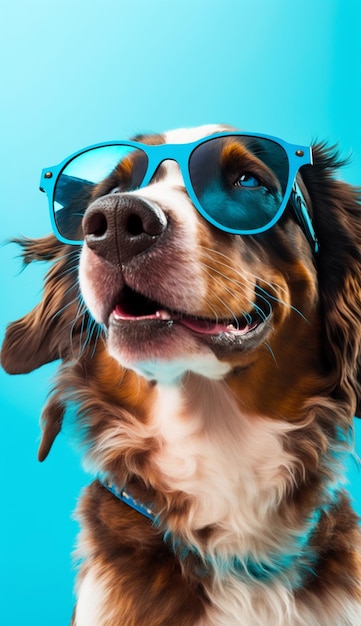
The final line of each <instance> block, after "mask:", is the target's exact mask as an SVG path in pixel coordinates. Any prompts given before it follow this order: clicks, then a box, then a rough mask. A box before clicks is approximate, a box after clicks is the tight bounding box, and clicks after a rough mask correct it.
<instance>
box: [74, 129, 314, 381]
mask: <svg viewBox="0 0 361 626" xmlns="http://www.w3.org/2000/svg"><path fill="white" fill-rule="evenodd" d="M222 130H225V129H224V128H222V127H201V128H195V129H191V130H179V131H172V132H169V133H166V134H164V135H162V136H148V137H147V136H145V137H142V142H143V143H150V144H157V143H159V144H160V143H171V144H175V143H185V142H190V141H195V140H197V139H199V138H201V137H203V136H208V135H210V134H211V133H216V132H220V131H222ZM129 167H130V168H135V167H136V163H131V164H130V165H129ZM238 174H239V176H240V175H241V174H242V172H241V171H240V172H239V173H238ZM123 189H124V187H123V188H122V175H121V172H119V174H118V178H117V176H116V175H114V173H113V174H112V175H111V176H110V177H109V179H108V180H107V179H106V180H104V181H102V182H101V183H100V184H99V185H98V187H97V188H96V190H95V192H94V193H93V198H92V202H91V203H90V205H89V207H88V209H87V211H86V213H85V215H84V218H83V231H84V235H85V239H84V245H83V248H82V252H81V260H80V286H81V291H82V294H83V297H84V300H85V302H86V304H87V306H88V308H89V310H90V311H91V313H92V315H93V316H94V318H95V320H96V321H97V322H98V323H100V324H102V325H104V326H105V327H106V329H107V334H108V338H107V343H108V347H109V352H110V354H111V355H112V356H113V357H115V359H117V360H118V361H119V362H120V363H121V364H122V365H123V366H126V367H129V368H131V369H134V370H135V371H137V372H138V373H140V374H141V375H143V376H145V377H146V378H148V379H155V380H157V381H160V382H165V381H166V382H171V381H174V380H177V379H180V378H181V376H182V375H183V374H184V373H185V372H186V371H193V372H196V373H198V374H201V375H202V376H206V377H209V378H212V379H219V378H224V377H227V376H228V377H232V373H233V372H236V371H237V372H238V373H239V371H240V370H242V371H243V378H244V381H245V385H247V378H248V377H249V375H252V376H253V377H254V375H255V373H257V371H258V376H259V382H260V385H261V384H264V381H263V375H262V372H263V371H264V370H265V369H267V363H269V361H272V360H273V359H275V360H276V361H277V362H278V366H282V365H284V364H283V363H279V359H280V358H281V356H280V350H279V346H280V345H281V343H283V344H284V343H287V341H289V340H290V339H291V337H292V342H293V343H297V344H298V345H299V349H300V350H302V349H303V344H304V342H305V341H306V336H307V335H308V336H309V335H310V322H312V320H313V318H314V315H315V310H316V307H317V285H316V272H315V269H314V264H313V255H312V250H311V249H310V246H309V245H308V243H307V241H306V238H305V236H304V234H303V232H302V230H301V228H300V227H299V225H298V224H297V222H296V220H295V218H294V216H293V214H292V212H291V211H286V213H285V215H284V217H283V219H282V221H281V222H280V223H279V224H277V225H276V226H274V227H273V228H272V229H271V230H270V231H268V232H266V233H263V234H261V235H256V236H247V235H246V236H243V237H242V236H238V235H233V234H229V233H226V232H222V231H221V230H219V229H218V228H216V227H214V226H212V225H211V224H209V223H208V222H207V221H206V220H205V219H204V218H203V217H202V216H201V215H200V214H199V212H197V211H196V209H195V207H194V206H193V204H192V201H191V199H190V197H189V195H188V193H187V191H186V188H185V185H184V181H183V178H182V175H181V172H180V169H179V166H178V165H177V163H176V162H175V161H171V160H167V161H164V162H162V164H161V165H160V166H159V168H158V169H157V171H156V173H155V175H154V176H153V178H152V180H151V181H150V183H149V184H148V185H147V186H146V187H142V188H140V189H138V190H134V191H131V192H127V191H124V190H123ZM296 250H297V253H296ZM283 352H284V351H283ZM285 365H286V367H288V368H290V367H291V366H292V367H293V369H297V367H296V366H295V363H293V364H291V363H289V364H287V363H285ZM255 370H256V371H255Z"/></svg>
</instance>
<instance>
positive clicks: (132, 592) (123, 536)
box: [1, 138, 361, 626]
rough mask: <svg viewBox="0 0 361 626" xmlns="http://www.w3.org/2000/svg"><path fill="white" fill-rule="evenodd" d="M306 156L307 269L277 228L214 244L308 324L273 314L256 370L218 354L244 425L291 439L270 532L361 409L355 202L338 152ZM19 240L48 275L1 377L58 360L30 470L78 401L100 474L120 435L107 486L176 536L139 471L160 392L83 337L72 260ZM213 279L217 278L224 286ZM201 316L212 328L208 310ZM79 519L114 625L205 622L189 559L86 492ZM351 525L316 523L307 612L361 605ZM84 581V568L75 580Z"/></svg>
mask: <svg viewBox="0 0 361 626" xmlns="http://www.w3.org/2000/svg"><path fill="white" fill-rule="evenodd" d="M148 141H149V142H150V141H151V140H148ZM154 141H158V142H160V141H161V139H160V138H159V139H155V140H154ZM313 153H314V165H313V166H305V167H304V168H303V169H302V172H301V174H302V181H303V183H301V184H304V186H305V189H306V190H307V194H308V196H309V199H310V210H311V212H312V213H313V220H314V225H315V231H316V233H317V235H318V238H319V243H320V253H319V255H318V257H317V259H316V261H315V264H314V263H313V260H312V258H311V254H310V251H309V249H308V244H307V243H306V242H305V241H304V238H303V237H302V236H301V235H300V231H299V228H298V226H296V225H295V221H294V220H292V219H290V218H289V216H285V217H284V218H283V219H282V221H281V224H280V225H279V226H277V227H275V229H272V230H273V231H275V232H276V234H275V233H274V232H267V233H265V234H262V235H259V236H257V237H252V238H251V239H252V243H249V240H247V238H246V237H244V238H242V241H241V242H240V243H237V247H236V244H234V243H232V242H231V239H232V238H231V236H229V235H225V234H224V233H219V232H217V237H216V239H217V246H218V248H217V250H218V252H221V253H222V254H223V253H226V252H227V254H228V255H229V256H230V258H232V255H233V256H234V258H235V259H236V256H237V255H240V254H241V256H242V258H243V259H246V258H247V267H251V268H253V267H254V268H255V270H259V268H260V267H263V274H262V278H263V280H264V284H265V285H269V283H272V284H276V285H278V289H279V291H278V292H277V290H275V292H274V294H273V295H274V296H275V297H276V296H278V297H281V293H282V285H283V284H285V281H287V279H288V277H289V276H292V280H293V282H292V286H291V287H290V294H291V303H292V306H293V307H295V308H298V309H300V310H302V311H307V320H305V319H302V318H300V317H299V316H298V315H297V314H295V313H291V314H290V315H288V317H287V316H285V312H284V308H282V307H279V306H277V304H275V309H274V322H273V323H274V327H275V328H274V333H273V335H272V338H271V340H270V346H269V348H270V349H269V351H263V352H262V358H259V359H258V360H255V362H254V363H253V361H252V359H254V356H253V355H252V354H251V355H250V356H249V357H245V356H244V355H241V356H240V355H239V354H238V353H237V352H236V351H235V352H234V353H233V354H230V355H227V359H228V361H230V362H231V363H232V370H231V372H230V374H229V375H228V377H227V379H226V385H227V386H228V387H229V388H230V389H231V390H232V392H233V394H234V397H235V398H236V401H237V403H238V405H239V406H240V407H242V409H245V410H246V411H247V414H249V415H251V416H252V415H255V416H259V415H260V416H267V419H271V420H282V419H283V420H286V419H287V421H288V422H289V423H290V424H293V425H295V426H297V427H298V428H297V430H294V431H292V436H290V437H288V438H287V440H286V441H287V444H286V448H287V451H289V452H290V454H293V455H296V456H297V457H298V458H299V465H298V466H297V467H296V468H295V480H294V483H295V487H294V489H293V491H292V492H290V493H288V494H287V497H286V498H284V499H283V501H282V503H281V506H280V520H282V523H285V524H287V525H288V526H291V527H294V528H298V527H299V520H300V519H305V518H306V517H307V515H308V514H309V512H310V511H312V510H313V509H314V508H315V507H317V506H318V503H319V499H320V497H321V493H322V487H323V485H324V484H325V483H326V482H327V481H330V480H331V479H332V471H333V468H332V465H330V463H329V456H328V455H329V450H330V448H331V447H332V446H333V445H335V441H336V440H337V429H341V431H342V432H344V433H346V432H347V431H348V430H349V429H350V428H351V427H352V419H353V416H354V414H355V413H356V411H357V407H358V409H359V408H360V399H361V374H360V372H361V323H360V317H361V210H360V192H359V191H358V190H357V189H354V188H352V187H351V186H349V185H347V184H345V183H343V182H341V181H339V180H336V179H335V177H334V173H335V170H336V169H337V168H338V167H339V166H340V165H342V162H341V160H340V159H339V157H338V156H337V154H336V152H335V151H334V150H330V149H328V148H326V147H325V146H324V145H317V146H315V147H314V150H313ZM200 231H202V249H203V250H207V251H209V250H211V249H212V246H213V245H214V239H215V236H214V232H213V231H212V230H211V229H209V226H208V225H204V226H203V227H202V226H200ZM18 243H20V244H21V246H22V248H23V257H24V262H25V264H28V263H30V262H32V261H36V260H48V261H50V262H51V264H52V265H51V269H50V270H49V272H48V274H47V276H46V278H45V284H44V293H43V298H42V301H41V302H40V304H39V305H37V306H36V307H35V309H34V310H33V311H31V312H30V313H29V314H28V315H26V316H25V317H23V318H21V319H20V320H18V321H16V322H14V323H13V324H11V325H10V326H9V328H8V330H7V334H6V337H5V341H4V344H3V348H2V355H1V358H2V365H3V367H4V368H5V369H6V370H7V371H8V372H9V373H25V372H29V371H31V370H33V369H35V368H37V367H40V366H41V365H43V364H44V363H47V362H50V361H53V360H55V359H59V358H60V359H61V360H62V364H61V366H60V371H59V375H58V379H57V381H56V383H55V387H54V391H53V395H52V396H51V397H50V400H49V402H48V404H47V406H46V407H45V409H44V412H43V416H42V426H43V440H42V443H41V446H40V449H39V458H40V460H43V459H45V458H46V456H47V454H48V452H49V450H50V448H51V445H52V443H53V441H54V439H55V437H56V435H57V434H58V432H59V431H60V429H61V425H62V420H63V417H64V411H65V404H66V403H67V402H69V401H71V400H75V401H76V402H77V404H78V405H79V407H80V409H79V411H78V414H77V416H76V430H78V431H79V432H80V433H82V439H83V441H82V445H84V446H85V447H87V454H88V456H89V457H90V458H91V459H92V460H93V461H94V463H95V464H97V462H98V461H99V454H100V452H99V441H100V440H101V438H102V436H103V435H104V434H105V433H112V432H113V433H117V434H118V437H119V438H117V441H116V445H115V446H114V447H113V448H112V447H109V449H107V450H106V452H104V450H102V458H101V466H102V471H104V472H107V473H109V475H111V476H116V477H117V480H118V481H119V483H120V484H121V483H126V484H131V485H132V493H133V494H134V496H135V497H136V498H139V499H140V500H142V501H143V502H144V501H145V502H147V501H149V502H152V503H153V505H154V509H155V510H159V511H162V515H161V519H162V524H163V525H164V526H165V527H167V528H171V529H172V531H173V532H174V533H175V534H176V533H178V534H179V536H180V537H182V523H181V522H182V519H183V518H184V517H185V516H186V515H187V512H188V510H189V502H188V498H187V496H186V495H185V494H183V493H181V492H173V493H169V492H167V490H166V489H165V486H164V484H163V483H162V480H161V479H159V478H158V477H157V475H156V468H155V466H154V464H153V463H152V461H151V458H152V454H153V453H154V452H155V451H156V450H157V447H158V446H159V442H158V441H157V439H156V437H154V435H153V434H152V433H151V432H150V433H149V435H147V426H148V423H149V414H150V408H151V406H152V403H153V402H154V397H155V390H156V387H155V385H154V384H153V383H152V382H150V381H146V380H145V379H143V378H141V377H139V376H137V375H136V374H135V373H134V372H132V371H131V370H126V369H123V368H122V367H121V366H120V365H119V364H118V363H117V362H116V361H115V359H113V358H112V357H110V356H109V354H108V351H107V347H106V344H105V342H104V340H103V339H102V338H98V337H97V334H96V333H95V332H93V331H94V326H93V322H92V320H91V318H90V315H89V313H88V312H87V310H86V308H85V307H84V306H83V305H82V304H81V303H80V294H79V289H78V284H77V280H76V272H77V262H78V255H79V248H77V247H71V246H66V245H64V244H61V243H59V242H57V241H56V239H55V238H54V237H53V236H50V237H47V238H44V239H41V240H37V241H32V240H23V241H19V242H18ZM272 246H274V249H272ZM220 258H221V257H220V255H219V254H218V255H214V256H213V257H212V254H211V253H209V252H207V253H205V252H203V264H204V266H205V265H206V264H207V267H208V270H207V272H206V273H207V280H208V284H209V292H210V293H216V294H219V295H220V296H221V295H223V292H222V289H224V284H226V285H227V284H228V292H229V287H230V286H231V285H232V284H233V282H234V281H239V273H238V272H237V273H236V272H235V270H234V267H235V266H233V265H232V264H230V265H229V266H228V267H227V268H225V267H224V264H223V263H222V262H221V261H220ZM270 259H272V264H270V263H269V260H270ZM220 274H223V277H224V281H225V283H224V282H223V284H222V285H220V282H219V275H220ZM227 281H228V282H227ZM244 289H245V290H246V289H247V285H246V283H245V285H244ZM250 297H252V294H250ZM305 298H306V299H307V298H308V299H309V301H308V302H307V301H305ZM234 300H235V301H234V303H232V295H231V294H230V299H229V300H228V301H227V307H228V306H230V307H231V308H236V307H237V298H236V297H235V298H234ZM200 314H202V315H205V316H207V315H208V316H209V314H210V311H209V310H204V311H201V312H200ZM219 315H220V316H222V315H224V316H226V315H227V310H226V309H225V310H224V311H222V310H221V309H220V310H219ZM24 336H25V337H26V338H27V341H26V343H24V342H23V338H24ZM85 338H87V340H86V342H85ZM274 355H276V358H277V367H275V362H274ZM220 358H223V357H222V355H221V357H220ZM224 358H225V357H224ZM247 359H248V360H247ZM202 384H204V385H205V389H206V392H204V393H201V394H200V395H199V397H201V398H202V401H204V402H206V398H208V401H209V402H210V405H211V404H212V402H213V400H214V401H215V402H216V400H215V399H214V398H212V390H210V389H209V388H208V387H207V384H206V383H204V382H200V381H199V380H198V379H197V377H196V376H192V375H191V376H189V377H188V379H187V381H186V382H185V390H186V392H187V393H188V400H189V405H188V408H189V407H190V406H191V407H192V410H193V409H194V408H195V407H196V405H197V397H198V396H197V393H198V391H199V388H200V387H199V386H200V385H202ZM212 389H213V388H212ZM214 389H216V387H214ZM265 389H266V390H267V393H264V390H265ZM196 390H197V391H196ZM79 516H80V519H81V521H82V523H83V526H84V537H85V541H86V544H87V546H88V547H89V551H90V555H91V556H90V557H89V555H88V557H87V558H89V559H90V562H92V563H93V564H96V569H97V571H98V572H99V576H100V577H101V578H102V579H103V580H104V583H105V584H106V585H107V586H108V587H110V588H112V590H113V594H112V601H113V603H114V606H115V607H118V609H117V610H118V612H119V613H117V614H121V615H122V624H124V626H125V625H127V626H143V625H144V626H147V625H148V624H152V625H154V626H165V625H166V624H170V623H173V624H177V626H183V625H184V626H188V625H192V624H197V623H198V622H199V623H201V622H200V620H201V618H202V616H204V615H205V614H206V610H207V606H208V605H209V602H210V600H209V597H210V596H211V594H212V591H211V590H212V588H213V585H214V580H213V577H212V573H211V572H210V571H208V570H207V568H204V563H202V559H201V558H199V557H197V556H196V555H195V554H188V555H187V557H186V558H184V559H179V558H178V555H177V551H176V550H174V549H170V547H169V545H167V543H165V542H164V541H163V539H162V535H163V532H162V531H161V530H159V529H157V528H153V527H152V526H151V525H150V524H145V522H144V520H143V519H142V518H140V516H139V515H138V514H137V513H135V512H134V511H132V510H131V509H130V508H128V507H127V506H126V505H125V504H123V503H121V502H119V501H118V500H116V499H115V498H114V497H113V496H112V495H111V494H109V493H108V491H106V490H105V489H104V487H103V486H102V485H101V484H100V483H98V482H95V483H93V484H92V485H91V486H90V487H89V488H88V489H87V490H86V493H85V494H84V496H83V498H82V502H81V505H80V509H79ZM357 525H358V520H357V518H356V516H355V514H354V513H353V512H352V509H351V507H350V504H349V501H348V498H347V496H343V497H342V499H341V500H340V502H339V503H338V504H337V505H335V506H334V507H333V508H332V510H330V511H329V512H328V513H324V514H323V515H322V518H321V520H320V523H319V526H318V529H317V532H316V533H315V534H314V536H313V537H312V542H313V544H312V545H313V546H315V548H316V549H317V552H318V553H319V554H320V558H319V560H318V563H317V567H316V568H315V572H314V574H313V575H311V574H310V577H309V579H308V580H307V581H306V583H305V585H304V588H303V589H301V590H298V591H297V593H296V595H297V596H298V597H299V598H301V600H302V601H303V602H304V603H305V604H308V605H310V606H312V605H313V604H314V603H317V602H318V601H319V599H321V600H322V598H324V601H325V602H327V598H328V594H330V593H331V592H330V589H332V590H333V591H332V593H333V594H336V595H337V593H338V592H339V591H341V590H342V591H344V592H346V593H347V595H348V597H350V598H354V599H355V600H356V601H358V602H361V590H360V581H361V557H360V535H359V531H358V527H357ZM213 532H214V529H213V528H212V527H211V526H210V527H207V526H206V527H204V528H202V529H200V530H199V531H198V533H195V535H196V539H197V541H198V545H199V546H201V547H202V548H204V549H205V550H206V549H207V545H208V541H209V538H210V536H211V535H212V533H213ZM182 538H183V539H184V540H186V537H184V536H183V537H182ZM87 568H88V565H87V563H86V564H85V565H84V566H83V569H82V573H81V578H80V580H81V579H82V578H84V576H85V575H86V573H87V571H88V569H87ZM316 600H317V602H316ZM315 606H316V605H315ZM315 612H316V608H315ZM170 616H171V620H172V622H170V621H169V620H170ZM112 620H113V618H109V619H108V620H107V619H106V618H105V617H104V621H102V626H114V623H115V622H114V621H112ZM117 623H118V622H117ZM343 623H344V622H342V624H343ZM345 624H346V622H345ZM355 626H356V625H355Z"/></svg>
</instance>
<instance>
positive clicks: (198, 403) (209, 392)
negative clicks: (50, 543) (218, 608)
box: [103, 378, 340, 589]
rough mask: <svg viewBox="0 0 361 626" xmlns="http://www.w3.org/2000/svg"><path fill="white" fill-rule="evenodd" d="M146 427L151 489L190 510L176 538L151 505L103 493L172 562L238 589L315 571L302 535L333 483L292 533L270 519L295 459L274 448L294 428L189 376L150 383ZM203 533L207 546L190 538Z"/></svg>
mask: <svg viewBox="0 0 361 626" xmlns="http://www.w3.org/2000/svg"><path fill="white" fill-rule="evenodd" d="M196 391H197V393H196ZM240 426H241V427H240ZM149 427H150V428H151V429H152V431H153V434H154V433H156V435H157V440H158V441H159V448H158V449H157V450H156V451H155V452H154V454H153V458H152V463H153V464H154V465H155V466H156V470H157V471H156V475H157V476H160V477H161V479H160V484H162V485H163V486H164V487H165V489H166V491H167V493H168V494H169V493H172V492H173V493H177V494H179V493H183V494H186V497H187V501H188V503H190V505H189V510H188V513H187V517H186V518H185V519H184V523H183V526H182V527H183V530H184V532H183V534H180V533H179V532H178V529H177V528H176V526H174V523H172V521H169V520H167V519H166V520H165V521H164V519H163V518H162V513H160V514H159V515H158V512H157V510H156V508H154V509H153V505H152V503H149V502H146V501H145V502H139V501H138V500H135V499H134V498H133V496H132V488H131V485H123V486H122V488H121V489H119V486H118V487H115V486H109V484H105V486H106V487H107V489H108V490H110V491H111V492H112V493H113V494H114V495H115V496H116V497H118V498H119V499H121V500H122V501H123V502H125V503H126V504H127V505H129V506H131V507H132V508H134V509H136V510H137V511H138V512H139V513H141V514H142V515H144V516H145V517H147V518H149V519H150V520H151V521H152V523H153V525H155V526H159V528H160V530H161V531H162V533H163V536H164V540H165V541H166V543H167V544H169V545H170V546H171V548H172V550H173V551H174V553H176V554H177V556H178V557H179V558H181V559H185V558H187V556H189V555H191V556H193V557H194V556H196V557H197V556H198V557H199V559H200V564H201V566H203V567H204V568H205V570H208V571H209V570H210V569H212V570H213V571H216V572H217V573H220V574H221V575H226V574H234V575H236V576H237V577H238V578H240V579H244V581H245V582H252V581H253V582H258V583H259V582H270V581H272V580H274V579H282V580H283V582H285V584H287V585H288V586H289V587H290V588H292V589H297V588H298V587H299V586H301V585H302V584H303V582H304V579H305V577H306V576H308V575H309V574H310V572H311V571H312V568H313V567H314V566H315V565H316V563H315V556H314V553H313V551H312V549H311V547H310V544H311V539H312V536H313V534H314V533H315V530H316V528H317V526H318V524H319V521H320V519H321V517H322V516H323V515H324V514H325V513H326V512H327V509H328V508H329V507H330V506H332V505H334V504H335V502H336V501H337V499H338V497H339V490H340V486H339V483H338V482H335V483H334V484H332V485H330V486H328V487H325V493H324V498H323V503H322V504H321V506H320V507H319V508H315V509H311V510H310V511H309V512H308V515H307V517H306V518H304V519H301V520H299V521H300V525H299V528H297V529H295V528H293V527H290V526H289V525H288V524H287V522H285V520H282V519H281V518H280V517H279V515H278V509H279V505H280V501H282V499H283V498H286V497H287V494H289V493H290V491H291V490H292V489H293V484H294V475H293V473H294V469H295V463H296V462H297V459H296V458H295V457H294V456H293V455H292V454H291V453H290V452H287V451H286V446H285V445H284V444H285V440H286V439H287V436H288V434H289V433H290V432H292V431H293V430H295V429H297V427H296V426H292V425H290V424H289V423H287V422H286V421H281V420H280V421H276V420H272V419H266V418H261V417H258V416H249V415H245V414H244V413H243V412H242V411H241V410H240V408H239V406H238V404H237V402H236V400H235V398H234V397H233V396H232V394H231V393H230V391H229V389H228V387H227V385H226V384H225V383H223V382H217V381H207V380H206V379H203V380H200V379H198V378H197V379H196V378H192V379H189V380H188V381H183V384H182V385H181V386H158V389H157V393H156V399H155V402H154V405H153V415H152V421H151V424H149ZM103 484H104V481H103ZM153 487H155V489H157V487H156V486H153ZM173 522H174V520H173ZM204 528H212V529H213V531H212V538H211V540H209V541H208V543H207V545H205V544H204V543H202V542H201V541H200V540H199V531H201V530H202V529H204ZM265 530H266V532H265ZM281 547H282V549H281ZM205 573H206V572H205Z"/></svg>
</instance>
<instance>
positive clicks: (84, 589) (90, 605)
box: [75, 569, 111, 626]
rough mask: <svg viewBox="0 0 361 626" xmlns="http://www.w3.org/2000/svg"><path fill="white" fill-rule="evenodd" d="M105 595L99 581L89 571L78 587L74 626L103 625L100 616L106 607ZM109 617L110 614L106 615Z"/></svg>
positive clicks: (92, 572) (93, 573)
mask: <svg viewBox="0 0 361 626" xmlns="http://www.w3.org/2000/svg"><path fill="white" fill-rule="evenodd" d="M106 595H107V594H106V593H105V591H104V590H103V585H102V582H101V580H100V579H99V577H97V576H95V572H94V570H93V569H90V570H89V571H88V572H87V574H86V575H85V577H84V578H83V580H82V582H81V584H80V587H79V591H78V601H77V605H76V613H75V626H101V625H102V624H103V623H104V621H103V620H102V614H103V611H104V608H105V607H106ZM108 608H109V610H111V608H110V607H108ZM109 616H110V613H107V618H108V617H109Z"/></svg>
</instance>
